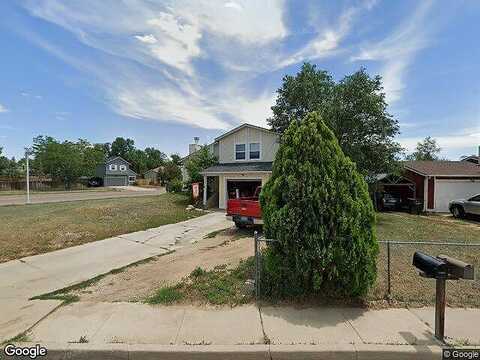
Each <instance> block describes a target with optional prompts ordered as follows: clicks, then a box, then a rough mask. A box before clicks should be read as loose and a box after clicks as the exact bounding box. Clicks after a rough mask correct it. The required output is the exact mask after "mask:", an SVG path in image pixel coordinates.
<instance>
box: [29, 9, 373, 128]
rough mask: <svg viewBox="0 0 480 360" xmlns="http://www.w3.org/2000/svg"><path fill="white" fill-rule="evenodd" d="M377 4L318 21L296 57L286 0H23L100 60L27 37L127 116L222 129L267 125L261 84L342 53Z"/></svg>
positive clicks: (268, 97) (268, 96)
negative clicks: (274, 74) (290, 68)
mask: <svg viewBox="0 0 480 360" xmlns="http://www.w3.org/2000/svg"><path fill="white" fill-rule="evenodd" d="M374 2H375V1H373V0H367V1H365V2H363V3H360V5H358V6H352V7H348V8H346V9H345V10H344V11H343V13H341V14H340V15H338V17H337V18H336V19H335V20H333V21H332V22H331V24H329V25H328V26H326V25H318V23H317V22H312V24H311V25H312V29H314V35H313V37H312V38H311V40H305V42H306V43H305V44H304V46H303V47H301V48H300V50H298V51H292V50H290V49H289V48H288V46H285V43H284V40H285V39H287V38H288V36H289V35H290V32H289V30H288V29H287V27H286V23H285V22H284V11H285V10H286V7H285V4H284V1H283V0H262V1H258V0H197V1H194V2H192V1H186V0H175V1H171V0H163V1H147V0H144V1H142V0H137V1H128V2H118V1H116V0H102V1H96V0H83V1H82V2H64V1H60V0H48V1H47V0H25V7H26V8H27V10H28V11H29V12H30V13H31V14H33V15H34V16H37V17H39V18H42V19H44V20H46V21H49V22H52V23H55V24H57V25H59V26H61V27H63V28H64V29H66V30H68V31H70V32H72V33H73V34H75V35H76V37H77V38H78V40H79V41H81V42H82V43H83V44H85V45H87V46H89V47H92V48H94V49H97V50H99V52H98V54H99V55H98V56H95V57H91V56H90V57H86V56H83V55H82V54H79V56H76V54H74V53H72V52H71V51H69V50H68V49H66V48H63V47H59V46H57V45H56V44H54V43H50V42H46V41H45V40H44V39H42V38H40V36H39V35H38V33H28V34H25V35H26V36H27V37H28V38H30V39H31V40H32V41H33V42H34V43H36V44H37V45H39V46H41V47H42V48H43V49H45V50H47V51H49V52H50V53H52V54H54V55H55V56H58V57H59V58H61V59H63V60H64V61H65V62H67V63H69V64H71V65H72V66H74V67H76V68H77V69H79V70H81V71H84V72H86V73H89V74H91V75H92V77H94V78H95V85H96V86H99V87H101V89H102V90H103V91H104V92H105V93H106V96H105V101H106V102H107V103H108V104H109V105H110V106H111V107H112V109H113V110H114V111H115V112H117V113H119V114H121V115H124V116H129V117H133V118H141V119H148V120H152V121H173V122H179V123H182V124H189V125H193V126H199V127H203V128H207V129H213V128H222V129H223V128H229V127H231V126H232V125H234V123H238V122H243V121H244V122H250V123H255V124H259V125H260V124H261V125H265V120H266V118H267V117H269V116H270V115H271V110H270V107H271V106H272V105H273V104H274V99H275V93H274V90H275V89H273V88H270V87H269V85H267V84H265V85H264V84H260V86H259V85H258V83H257V82H256V81H255V79H256V77H257V76H262V75H265V74H268V73H269V72H271V71H275V70H278V69H281V68H283V67H285V66H287V65H291V64H294V63H298V62H302V61H306V60H315V59H319V58H323V57H326V56H332V55H334V54H337V53H338V52H339V51H340V47H341V43H342V41H343V40H344V39H345V38H346V36H347V35H348V33H349V32H350V31H351V27H352V24H353V23H354V21H355V19H356V17H357V15H358V14H359V12H360V11H363V10H365V9H369V8H371V7H372V6H373V5H374ZM318 9H319V7H315V11H316V12H321V11H320V10H318ZM292 31H295V29H292ZM126 59H127V60H128V61H125V60H126ZM211 73H213V74H214V75H211ZM252 83H255V85H254V86H252Z"/></svg>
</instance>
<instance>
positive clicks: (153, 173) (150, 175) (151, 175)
mask: <svg viewBox="0 0 480 360" xmlns="http://www.w3.org/2000/svg"><path fill="white" fill-rule="evenodd" d="M162 170H163V166H159V167H156V168H154V169H150V170H148V171H146V172H145V173H144V174H143V177H144V178H145V179H146V180H148V182H149V183H150V184H154V185H155V184H158V183H159V182H160V178H159V176H158V175H159V173H160V171H162Z"/></svg>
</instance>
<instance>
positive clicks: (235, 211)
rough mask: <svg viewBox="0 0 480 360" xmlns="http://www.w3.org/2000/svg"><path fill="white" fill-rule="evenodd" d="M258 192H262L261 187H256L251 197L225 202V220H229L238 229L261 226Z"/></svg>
mask: <svg viewBox="0 0 480 360" xmlns="http://www.w3.org/2000/svg"><path fill="white" fill-rule="evenodd" d="M260 191H262V187H261V186H259V187H257V189H256V190H255V194H254V195H253V196H252V197H242V198H236V199H229V200H227V218H229V219H231V220H232V221H233V222H234V223H235V225H236V226H237V227H238V228H243V227H245V226H246V225H257V224H263V220H262V209H261V208H260V201H259V200H258V196H259V195H260Z"/></svg>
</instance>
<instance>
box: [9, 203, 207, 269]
mask: <svg viewBox="0 0 480 360" xmlns="http://www.w3.org/2000/svg"><path fill="white" fill-rule="evenodd" d="M187 204H188V198H187V197H186V196H185V195H182V194H162V195H155V196H140V197H129V198H119V199H99V200H84V201H72V202H65V203H50V204H33V205H28V206H26V205H15V206H2V207H0V219H1V225H2V226H0V262H5V261H8V260H13V259H18V258H21V257H24V256H29V255H35V254H40V253H45V252H49V251H53V250H57V249H62V248H65V247H70V246H75V245H80V244H84V243H87V242H91V241H95V240H100V239H105V238H108V237H112V236H116V235H120V234H125V233H130V232H134V231H139V230H145V229H148V228H154V227H158V226H161V225H165V224H171V223H176V222H179V221H184V220H188V219H191V218H194V217H197V216H200V215H202V214H203V213H202V212H199V211H187V210H185V207H186V206H187Z"/></svg>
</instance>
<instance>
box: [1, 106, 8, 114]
mask: <svg viewBox="0 0 480 360" xmlns="http://www.w3.org/2000/svg"><path fill="white" fill-rule="evenodd" d="M8 111H9V110H8V109H7V108H6V107H5V105H2V104H0V113H6V112H8Z"/></svg>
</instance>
